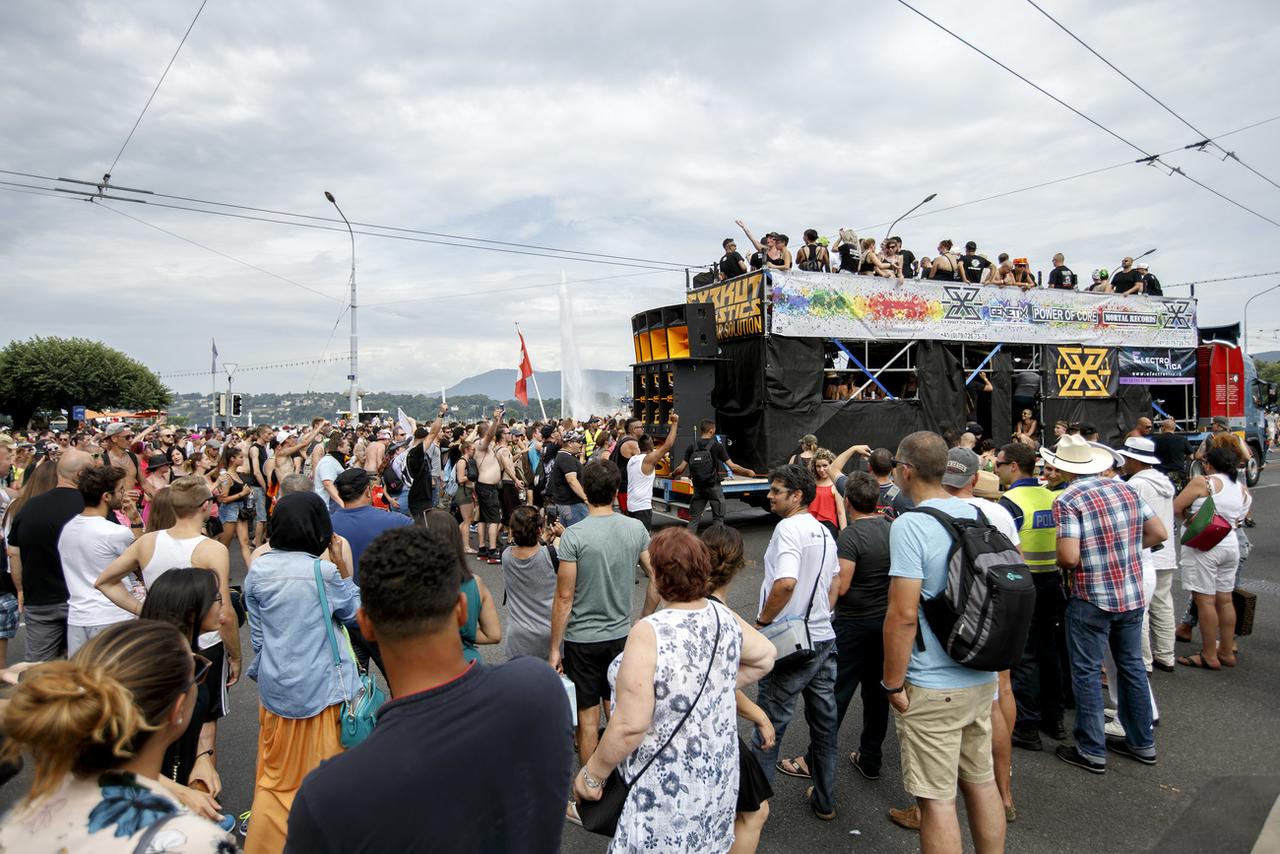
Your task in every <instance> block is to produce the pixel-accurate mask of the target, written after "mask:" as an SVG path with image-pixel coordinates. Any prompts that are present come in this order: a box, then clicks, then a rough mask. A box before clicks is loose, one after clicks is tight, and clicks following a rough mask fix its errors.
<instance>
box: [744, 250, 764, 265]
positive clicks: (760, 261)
mask: <svg viewBox="0 0 1280 854" xmlns="http://www.w3.org/2000/svg"><path fill="white" fill-rule="evenodd" d="M747 263H748V264H750V265H751V269H753V270H759V269H760V268H761V267H763V266H764V250H763V249H759V250H756V251H755V252H752V253H751V257H750V258H748V259H747Z"/></svg>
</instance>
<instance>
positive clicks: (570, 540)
mask: <svg viewBox="0 0 1280 854" xmlns="http://www.w3.org/2000/svg"><path fill="white" fill-rule="evenodd" d="M647 548H649V532H648V531H646V530H645V527H644V525H643V524H642V523H641V522H640V521H639V520H636V519H631V518H629V517H627V516H622V515H620V514H618V513H613V514H610V515H608V516H588V517H587V518H585V519H583V520H582V521H581V522H578V523H577V524H575V525H572V526H571V527H570V528H569V529H568V530H566V531H565V532H564V535H563V536H562V537H561V538H560V561H561V563H562V564H563V563H565V562H570V563H576V564H577V565H578V575H577V582H576V584H575V586H574V590H573V609H572V610H571V611H570V612H569V625H568V626H567V627H566V628H565V633H564V639H565V640H567V641H570V642H572V643H600V642H602V641H610V640H617V639H618V638H624V637H626V636H627V632H629V631H630V630H631V592H632V591H633V590H634V589H635V587H636V564H638V563H639V562H640V553H641V552H643V551H644V550H645V549H647Z"/></svg>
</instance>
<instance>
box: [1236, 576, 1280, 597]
mask: <svg viewBox="0 0 1280 854" xmlns="http://www.w3.org/2000/svg"><path fill="white" fill-rule="evenodd" d="M1237 585H1238V586H1240V587H1243V588H1244V589H1245V590H1248V591H1250V592H1252V593H1266V594H1269V595H1271V596H1280V582H1276V581H1267V580H1265V579H1262V578H1241V579H1240V580H1239V581H1238V582H1237Z"/></svg>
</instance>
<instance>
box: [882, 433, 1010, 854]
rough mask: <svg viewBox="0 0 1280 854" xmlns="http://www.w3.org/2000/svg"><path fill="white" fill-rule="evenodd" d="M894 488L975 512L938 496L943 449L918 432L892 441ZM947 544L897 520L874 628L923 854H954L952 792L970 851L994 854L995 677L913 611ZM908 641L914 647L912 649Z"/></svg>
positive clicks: (927, 594) (942, 567)
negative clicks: (948, 645) (885, 600)
mask: <svg viewBox="0 0 1280 854" xmlns="http://www.w3.org/2000/svg"><path fill="white" fill-rule="evenodd" d="M893 462H894V482H895V483H896V484H897V485H898V486H899V487H900V488H901V489H902V491H903V492H905V493H906V494H907V495H908V496H909V497H910V498H911V501H912V502H913V504H914V505H915V506H917V507H919V506H925V507H934V508H937V509H938V510H940V511H942V512H943V513H946V514H948V515H951V516H954V517H956V518H965V519H974V518H976V517H977V512H978V511H977V508H976V507H974V506H973V505H972V504H970V503H968V502H967V501H963V500H961V499H959V498H952V497H951V496H950V495H948V494H947V492H946V490H944V489H943V487H942V476H943V474H945V473H946V469H947V445H946V442H944V441H943V439H942V437H941V436H939V435H938V434H936V433H930V432H928V431H920V432H917V433H912V434H911V435H909V436H907V437H906V438H905V439H903V440H902V444H900V445H899V446H898V452H897V454H896V456H895V458H894V461H893ZM950 551H951V535H950V533H949V532H948V531H947V530H946V529H944V528H943V527H942V525H941V524H940V523H939V522H938V521H937V520H935V519H933V518H930V517H929V516H928V515H926V514H924V513H911V512H907V513H904V514H902V515H901V516H899V517H898V518H897V519H895V520H894V521H893V527H892V528H891V529H890V532H889V554H890V566H889V577H890V581H889V610H888V613H887V614H886V616H885V622H884V681H883V682H882V683H881V686H882V687H883V688H884V690H885V692H886V693H887V694H888V695H889V704H890V705H891V706H892V707H893V709H894V712H895V715H894V718H895V721H896V726H897V732H898V743H899V745H900V747H901V749H902V782H903V786H904V787H905V788H906V790H907V791H908V792H910V793H911V794H912V795H914V796H915V798H916V802H917V803H918V804H919V807H920V841H921V848H922V849H923V850H925V851H955V852H959V851H961V850H962V848H961V841H960V822H959V820H958V818H957V817H956V801H955V798H956V786H957V783H958V784H959V788H960V791H961V793H962V794H963V795H964V800H965V807H966V809H967V810H968V813H969V826H970V828H971V830H972V832H973V841H974V847H975V848H976V849H977V850H978V851H979V852H988V851H1003V850H1004V834H1005V816H1004V808H1003V805H1002V804H1001V801H1000V793H999V790H998V789H997V788H996V783H995V773H994V770H993V767H992V759H991V703H992V700H993V698H994V696H995V687H996V674H994V673H991V672H989V671H983V670H971V669H970V668H967V667H964V666H963V665H961V664H959V663H958V662H956V661H955V660H954V659H952V658H951V657H950V656H949V655H947V652H946V650H945V649H943V647H942V643H941V642H940V641H939V640H938V639H937V637H936V636H935V635H934V633H933V631H932V629H930V628H929V624H928V622H927V621H926V620H925V619H924V616H923V614H922V613H921V608H920V605H921V601H922V600H925V599H932V598H933V597H935V596H937V595H939V594H940V593H941V592H942V589H943V587H944V586H945V585H946V580H947V557H948V555H949V554H950ZM917 634H918V635H919V641H920V642H919V643H917V642H916V641H917Z"/></svg>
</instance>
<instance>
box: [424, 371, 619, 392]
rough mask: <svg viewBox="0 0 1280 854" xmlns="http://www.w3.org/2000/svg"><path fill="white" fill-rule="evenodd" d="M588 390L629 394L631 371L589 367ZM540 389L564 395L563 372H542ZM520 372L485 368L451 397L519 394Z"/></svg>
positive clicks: (458, 386)
mask: <svg viewBox="0 0 1280 854" xmlns="http://www.w3.org/2000/svg"><path fill="white" fill-rule="evenodd" d="M582 373H583V381H584V384H585V385H586V391H587V392H589V393H590V394H592V395H593V396H594V395H595V394H596V393H598V392H606V393H608V394H609V396H610V397H613V398H618V397H622V395H624V394H626V393H627V389H628V387H629V385H630V383H631V372H630V371H602V370H595V369H589V370H585V371H583V372H582ZM537 377H538V388H539V389H540V390H541V391H542V397H543V398H544V399H551V398H559V397H560V372H559V371H546V372H545V373H539V374H538V375H537ZM515 386H516V372H515V369H514V368H498V369H497V370H492V371H485V372H484V373H483V374H477V375H476V376H474V377H467V378H466V379H465V380H462V381H461V382H460V383H458V384H457V385H455V386H453V387H451V388H450V389H449V390H448V395H449V397H454V396H457V397H461V396H463V395H467V394H483V395H486V396H488V397H491V398H493V399H494V400H507V399H509V398H511V397H512V396H513V395H514V394H515ZM533 394H534V392H533V382H532V381H530V382H529V397H530V398H531V399H532V398H533Z"/></svg>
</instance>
